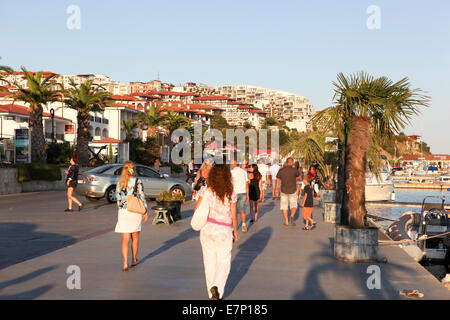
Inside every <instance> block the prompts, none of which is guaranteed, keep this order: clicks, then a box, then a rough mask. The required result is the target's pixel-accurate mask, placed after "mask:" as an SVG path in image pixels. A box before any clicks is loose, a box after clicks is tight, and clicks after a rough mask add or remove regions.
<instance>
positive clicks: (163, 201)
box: [156, 191, 186, 221]
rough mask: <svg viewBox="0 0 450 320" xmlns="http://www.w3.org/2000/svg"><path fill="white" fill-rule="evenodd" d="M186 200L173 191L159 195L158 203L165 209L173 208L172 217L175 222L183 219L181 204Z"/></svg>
mask: <svg viewBox="0 0 450 320" xmlns="http://www.w3.org/2000/svg"><path fill="white" fill-rule="evenodd" d="M185 200H186V198H185V197H184V196H183V195H181V194H179V193H173V192H172V191H163V192H160V193H159V196H158V197H157V198H156V203H157V204H158V205H159V206H161V207H164V208H169V207H171V208H173V209H172V217H173V220H174V221H176V220H179V219H181V204H182V203H184V202H185Z"/></svg>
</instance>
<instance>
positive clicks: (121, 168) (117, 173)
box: [114, 167, 123, 176]
mask: <svg viewBox="0 0 450 320" xmlns="http://www.w3.org/2000/svg"><path fill="white" fill-rule="evenodd" d="M122 170H123V167H120V168H119V169H117V170H116V171H114V175H115V176H120V175H121V174H122Z"/></svg>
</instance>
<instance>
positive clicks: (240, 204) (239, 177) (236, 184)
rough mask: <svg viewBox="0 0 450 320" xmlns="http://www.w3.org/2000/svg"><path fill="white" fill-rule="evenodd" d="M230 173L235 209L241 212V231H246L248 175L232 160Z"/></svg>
mask: <svg viewBox="0 0 450 320" xmlns="http://www.w3.org/2000/svg"><path fill="white" fill-rule="evenodd" d="M230 167H231V175H232V177H233V190H234V192H235V193H236V196H237V203H236V211H237V212H239V213H240V214H241V220H242V232H244V233H245V232H247V226H246V224H245V215H246V213H245V203H246V202H248V175H247V171H245V170H244V169H242V168H240V167H239V166H238V165H237V161H236V160H233V161H232V162H231V164H230Z"/></svg>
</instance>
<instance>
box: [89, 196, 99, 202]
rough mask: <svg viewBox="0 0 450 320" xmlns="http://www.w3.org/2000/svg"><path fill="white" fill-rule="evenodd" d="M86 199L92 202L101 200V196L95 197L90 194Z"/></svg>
mask: <svg viewBox="0 0 450 320" xmlns="http://www.w3.org/2000/svg"><path fill="white" fill-rule="evenodd" d="M86 199H87V200H89V201H92V202H94V201H98V200H100V198H94V197H88V196H86Z"/></svg>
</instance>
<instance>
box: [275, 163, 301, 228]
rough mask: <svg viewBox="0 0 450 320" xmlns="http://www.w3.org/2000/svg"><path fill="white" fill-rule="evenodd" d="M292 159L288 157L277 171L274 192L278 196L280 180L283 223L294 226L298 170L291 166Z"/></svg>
mask: <svg viewBox="0 0 450 320" xmlns="http://www.w3.org/2000/svg"><path fill="white" fill-rule="evenodd" d="M293 164H294V159H292V158H290V157H289V158H288V159H287V160H286V163H285V165H284V166H283V168H281V169H280V170H279V171H278V173H277V181H276V186H275V188H276V194H277V197H280V182H281V202H280V209H281V211H282V212H283V217H284V225H285V226H289V225H291V226H295V221H294V217H295V213H296V212H297V194H296V192H297V177H298V175H299V173H298V170H297V169H295V168H294V167H293ZM289 208H290V209H291V217H290V221H289V222H288V210H289Z"/></svg>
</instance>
